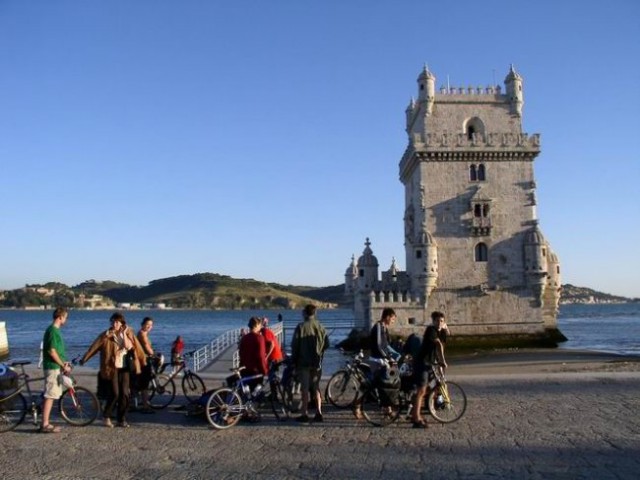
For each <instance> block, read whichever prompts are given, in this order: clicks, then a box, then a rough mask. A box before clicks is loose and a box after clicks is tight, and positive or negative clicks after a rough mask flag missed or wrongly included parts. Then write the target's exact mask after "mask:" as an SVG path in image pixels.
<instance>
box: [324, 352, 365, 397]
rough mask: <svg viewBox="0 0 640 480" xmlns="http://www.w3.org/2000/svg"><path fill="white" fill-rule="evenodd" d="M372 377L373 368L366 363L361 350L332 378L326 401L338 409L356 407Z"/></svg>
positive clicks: (325, 393)
mask: <svg viewBox="0 0 640 480" xmlns="http://www.w3.org/2000/svg"><path fill="white" fill-rule="evenodd" d="M370 377H371V366H370V365H369V364H368V363H367V362H365V361H364V354H363V353H362V350H360V352H358V353H357V354H356V355H355V356H354V357H353V359H351V360H347V361H346V362H345V365H344V367H343V368H342V369H340V370H338V371H337V372H335V373H334V374H333V375H332V376H331V378H330V379H329V382H328V383H327V386H326V388H325V391H324V397H325V400H326V401H327V402H329V403H330V404H331V405H333V406H334V407H336V408H350V407H353V406H355V405H356V402H357V401H358V398H359V396H360V394H361V391H362V389H363V386H364V385H365V384H366V383H367V379H368V378H370Z"/></svg>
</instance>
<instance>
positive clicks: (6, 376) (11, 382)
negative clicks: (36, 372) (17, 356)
mask: <svg viewBox="0 0 640 480" xmlns="http://www.w3.org/2000/svg"><path fill="white" fill-rule="evenodd" d="M16 388H18V374H17V373H16V372H15V370H13V369H12V368H11V367H8V366H6V365H4V364H0V391H11V390H15V389H16Z"/></svg>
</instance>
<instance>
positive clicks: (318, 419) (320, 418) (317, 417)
mask: <svg viewBox="0 0 640 480" xmlns="http://www.w3.org/2000/svg"><path fill="white" fill-rule="evenodd" d="M313 421H314V422H318V423H322V422H324V417H323V416H322V414H321V413H320V412H318V413H316V415H315V416H314V417H313Z"/></svg>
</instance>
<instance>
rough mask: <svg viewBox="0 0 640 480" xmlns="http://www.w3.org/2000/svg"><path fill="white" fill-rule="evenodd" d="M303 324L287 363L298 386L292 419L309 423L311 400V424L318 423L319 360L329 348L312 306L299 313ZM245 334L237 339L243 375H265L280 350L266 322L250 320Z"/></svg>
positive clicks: (278, 359) (297, 333)
mask: <svg viewBox="0 0 640 480" xmlns="http://www.w3.org/2000/svg"><path fill="white" fill-rule="evenodd" d="M302 316H303V321H302V322H301V323H299V324H298V325H297V326H296V329H295V331H294V332H293V336H292V339H291V361H292V363H293V366H294V368H295V370H296V372H297V375H298V380H299V381H300V385H301V400H302V406H301V415H300V416H299V417H297V419H296V420H298V421H299V422H309V421H310V418H309V403H310V399H311V397H312V396H313V399H314V400H315V407H316V414H315V416H314V417H313V420H314V421H315V422H322V421H323V416H322V398H321V394H320V378H321V376H322V358H323V356H324V352H325V351H326V350H327V348H329V336H328V335H327V332H326V330H325V328H324V327H323V326H322V324H321V323H320V322H319V321H318V319H317V318H316V307H315V305H307V306H306V307H304V310H303V311H302ZM248 327H249V332H247V333H245V334H244V335H242V336H241V338H240V343H239V347H238V349H239V353H240V365H241V366H242V367H244V369H243V370H242V375H243V376H253V375H259V374H261V375H267V372H268V370H269V364H270V363H271V362H279V361H281V360H282V359H283V355H282V349H281V347H280V344H279V342H278V339H277V338H276V336H275V335H274V333H273V332H272V331H271V330H270V329H269V328H268V319H267V318H259V317H251V319H249V325H248Z"/></svg>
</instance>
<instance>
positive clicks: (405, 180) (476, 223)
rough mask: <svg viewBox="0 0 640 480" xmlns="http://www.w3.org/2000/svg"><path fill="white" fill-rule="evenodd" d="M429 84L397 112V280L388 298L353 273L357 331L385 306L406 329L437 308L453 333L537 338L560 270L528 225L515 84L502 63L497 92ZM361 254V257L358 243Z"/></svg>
mask: <svg viewBox="0 0 640 480" xmlns="http://www.w3.org/2000/svg"><path fill="white" fill-rule="evenodd" d="M435 82H436V77H435V76H434V75H433V73H431V72H430V71H429V69H428V68H427V67H425V68H424V69H423V71H422V72H421V73H420V75H419V76H418V97H417V100H415V99H412V100H411V102H410V103H409V106H408V107H407V109H406V111H405V114H406V131H407V134H408V146H407V148H406V150H405V152H404V155H403V156H402V159H401V161H400V180H401V182H402V184H403V185H404V190H405V209H404V245H405V259H406V272H399V271H397V268H396V272H395V275H396V277H397V278H399V279H401V281H400V282H398V283H397V284H396V285H397V287H396V290H397V291H396V292H395V293H393V292H392V291H391V290H390V289H389V286H388V285H385V282H384V281H379V282H378V283H374V282H373V281H372V277H371V275H372V274H373V273H372V270H368V271H367V275H366V280H365V279H364V278H362V277H363V276H364V275H363V272H360V273H359V275H360V276H361V278H360V280H362V281H361V282H360V284H359V286H358V288H356V289H354V290H355V291H354V295H355V297H356V299H358V298H359V300H360V302H361V304H362V305H364V306H363V307H361V309H362V310H368V312H367V314H366V315H365V317H366V318H361V319H360V320H361V323H362V325H363V326H367V324H370V322H371V319H377V318H376V317H377V316H378V312H379V310H381V309H382V308H383V307H385V306H392V307H394V308H395V309H396V312H397V313H398V320H399V321H398V327H399V328H406V329H407V330H410V329H414V328H415V327H414V326H415V325H420V326H422V325H424V324H425V323H426V322H427V320H428V317H429V314H430V312H431V311H433V310H442V311H444V312H445V314H446V315H447V317H448V322H449V324H450V325H452V326H455V332H456V334H458V335H493V334H509V335H511V334H525V335H540V334H542V335H544V334H545V331H546V330H547V329H554V328H555V327H556V317H557V312H558V301H559V296H560V266H559V262H558V258H557V256H556V255H555V254H554V253H553V252H552V251H551V248H550V246H549V244H548V242H547V241H546V240H545V238H544V236H543V235H542V232H541V231H540V227H539V225H538V219H537V216H536V197H535V189H536V184H535V181H534V174H533V161H534V159H535V158H536V157H537V156H538V154H539V153H540V135H539V134H532V135H528V134H527V133H524V132H523V130H522V112H523V105H524V95H523V79H522V77H521V76H520V75H519V74H518V73H517V72H516V71H515V69H514V68H513V66H512V67H511V68H510V70H509V73H508V74H507V76H506V78H505V93H504V94H503V93H502V89H501V87H500V86H489V87H471V86H469V87H466V88H464V87H457V88H450V87H441V88H440V90H439V93H436V88H435ZM365 253H366V254H367V255H368V256H369V257H371V256H373V253H372V251H371V248H370V242H369V241H368V239H367V248H366V249H365ZM373 258H375V257H373ZM359 263H360V262H359ZM359 267H360V265H358V268H359ZM376 272H377V261H376ZM376 275H377V273H376ZM387 283H388V282H387ZM401 288H402V289H403V290H400V289H401ZM367 301H368V303H366V302H367ZM357 310H358V309H356V317H357V319H358V311H357ZM360 313H362V312H360Z"/></svg>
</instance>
